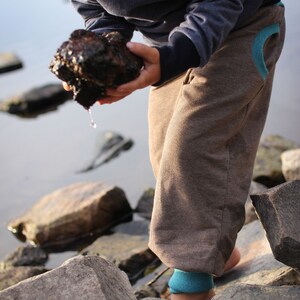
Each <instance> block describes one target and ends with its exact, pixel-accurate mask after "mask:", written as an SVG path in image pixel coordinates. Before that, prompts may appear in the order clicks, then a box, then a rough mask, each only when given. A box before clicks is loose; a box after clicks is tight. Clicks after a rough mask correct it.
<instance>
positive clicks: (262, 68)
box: [149, 6, 284, 276]
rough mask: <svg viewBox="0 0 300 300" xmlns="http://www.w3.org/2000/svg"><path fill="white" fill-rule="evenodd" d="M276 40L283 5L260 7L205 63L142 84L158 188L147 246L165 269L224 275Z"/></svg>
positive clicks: (264, 109) (280, 36) (240, 220)
mask: <svg viewBox="0 0 300 300" xmlns="http://www.w3.org/2000/svg"><path fill="white" fill-rule="evenodd" d="M273 24H279V27H278V28H279V30H280V32H279V33H277V34H272V31H270V30H269V33H270V35H271V34H272V35H271V36H270V37H269V38H268V39H267V40H266V41H265V42H264V43H263V45H262V43H261V41H264V37H265V36H266V35H265V32H266V30H265V28H266V27H267V26H271V25H273ZM271 27H272V26H271ZM271 27H270V28H271ZM272 28H273V27H272ZM261 32H262V33H263V34H261ZM267 33H268V32H267ZM283 40H284V8H283V7H278V6H272V7H266V8H263V9H261V10H259V12H258V13H257V14H256V15H255V16H254V17H253V18H252V19H251V20H249V22H248V24H246V25H245V26H244V27H243V28H241V29H239V30H237V31H234V32H232V33H231V34H230V35H229V37H228V38H227V40H226V41H225V42H224V44H223V45H222V47H221V48H220V49H219V50H218V51H217V52H216V53H215V54H214V55H213V56H212V58H211V60H210V62H209V63H208V64H207V65H206V66H205V67H204V68H196V69H192V70H189V71H188V72H187V73H186V74H185V75H183V76H180V77H178V78H176V79H174V80H173V81H171V82H169V83H167V84H165V85H163V86H161V87H158V88H153V89H152V90H151V94H150V101H149V144H150V159H151V163H152V167H153V170H154V174H155V176H156V179H157V185H156V190H155V199H154V208H153V215H152V221H151V228H150V241H149V246H150V248H151V249H152V250H153V251H154V252H155V253H156V254H157V255H158V257H159V258H160V259H161V260H162V261H163V262H164V263H165V264H166V265H167V266H169V267H172V268H177V269H180V270H184V271H190V272H205V273H209V274H215V275H217V276H219V275H221V274H222V273H223V268H224V264H225V262H226V261H227V259H228V258H229V256H230V254H231V251H232V250H233V247H234V244H235V241H236V236H237V233H238V231H239V230H240V229H241V227H242V225H243V223H244V204H245V201H246V198H247V194H248V190H249V187H250V183H251V178H252V170H253V164H254V159H255V155H256V151H257V146H258V143H259V139H260V136H261V133H262V130H263V127H264V124H265V119H266V115H267V111H268V106H269V99H270V96H271V89H272V82H273V75H274V69H275V64H276V62H277V60H278V58H279V55H280V52H281V49H282V46H283ZM259 46H261V49H259ZM263 46H264V47H263ZM259 50H261V52H262V51H263V53H264V57H262V59H263V58H264V61H259V58H260V55H259V53H260V51H259Z"/></svg>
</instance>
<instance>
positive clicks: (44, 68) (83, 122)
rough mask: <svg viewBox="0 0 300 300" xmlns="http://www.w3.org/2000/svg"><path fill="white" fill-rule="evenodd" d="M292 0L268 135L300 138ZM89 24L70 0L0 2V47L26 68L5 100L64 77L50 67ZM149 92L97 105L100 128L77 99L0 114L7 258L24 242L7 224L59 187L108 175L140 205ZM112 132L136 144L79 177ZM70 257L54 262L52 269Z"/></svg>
mask: <svg viewBox="0 0 300 300" xmlns="http://www.w3.org/2000/svg"><path fill="white" fill-rule="evenodd" d="M285 4H286V12H287V14H286V16H287V38H286V44H285V48H284V51H283V54H282V56H281V59H280V62H279V63H278V67H277V74H276V78H275V82H274V89H273V96H272V104H271V108H270V113H269V116H268V119H267V124H266V127H265V131H264V135H266V134H280V135H282V136H285V137H287V138H291V139H293V140H295V141H297V142H299V143H300V131H299V124H300V121H299V115H300V105H299V102H300V101H299V100H300V99H299V98H300V96H299V91H298V89H299V86H300V80H299V74H300V61H299V54H300V39H299V36H300V26H299V19H300V3H299V2H298V1H295V0H286V1H285ZM82 27H83V22H82V20H81V18H80V17H79V16H78V15H77V13H76V12H75V11H74V10H73V8H72V6H71V5H70V4H69V3H67V2H65V1H63V0H52V1H46V0H41V1H33V0H32V1H30V0H29V1H26V2H25V3H24V1H1V4H0V37H1V40H0V52H5V51H12V52H15V53H16V54H18V55H19V57H20V58H21V59H22V61H23V62H24V65H25V66H24V68H23V69H22V70H19V71H14V72H11V73H8V74H5V75H0V99H5V98H7V97H9V96H13V95H15V94H17V93H19V92H22V91H25V90H28V89H29V88H32V87H36V86H40V85H43V84H47V83H51V82H54V83H56V82H58V81H57V80H56V78H55V77H54V75H52V74H51V73H50V71H49V70H48V64H49V61H50V60H51V58H52V56H53V54H54V53H55V50H56V48H57V47H58V46H59V45H60V44H61V42H62V41H63V40H65V39H66V38H67V37H68V36H69V34H70V32H71V31H73V30H74V29H76V28H82ZM135 39H136V40H138V41H139V40H140V38H139V37H138V36H137V37H136V38H135ZM147 92H148V90H147V89H146V90H142V91H138V92H136V93H135V94H133V95H131V96H129V97H128V98H127V99H126V100H124V101H121V102H119V103H117V104H114V105H110V106H108V105H107V106H103V107H97V106H95V107H93V118H94V120H95V122H96V123H97V129H92V128H90V126H89V122H90V120H89V115H88V113H87V111H85V110H84V109H83V108H82V107H81V106H79V105H77V104H76V103H74V102H72V101H70V102H67V103H66V104H64V105H62V106H60V107H59V109H58V110H57V111H54V112H50V113H48V114H45V115H41V116H39V117H38V118H36V119H20V118H18V117H15V116H12V115H7V114H4V113H2V114H0V141H1V147H0V168H1V172H0V199H1V206H0V260H1V259H2V258H3V257H4V256H5V255H7V254H8V253H9V252H11V251H12V250H14V249H15V248H16V247H17V246H19V245H20V244H21V243H20V242H19V241H17V240H16V239H15V238H14V237H13V236H12V234H11V233H10V232H8V230H7V229H6V224H7V222H9V220H11V219H12V218H15V217H17V216H18V215H20V214H21V213H22V212H24V211H26V210H27V209H28V208H30V207H31V206H32V205H33V204H34V203H35V202H36V201H37V200H38V199H39V198H40V197H41V196H43V195H45V194H47V193H50V192H52V191H53V190H55V189H57V188H61V187H64V186H66V185H68V184H71V183H75V182H79V181H98V180H101V181H105V182H107V183H111V184H115V185H118V186H120V187H121V188H123V189H124V191H125V192H126V194H127V196H128V199H129V201H130V203H131V204H132V206H133V207H135V205H136V202H137V200H138V198H139V197H140V195H141V194H142V192H143V190H144V189H146V188H147V187H149V186H154V178H153V175H152V172H151V167H150V164H149V158H148V148H147V138H148V137H147ZM106 130H113V131H116V132H118V133H121V134H122V135H124V136H126V137H130V138H132V139H133V140H134V141H135V145H134V147H133V148H132V149H131V150H130V151H128V152H124V153H123V154H122V155H121V156H120V157H118V158H117V159H115V160H113V161H111V162H110V163H108V164H106V165H104V166H102V167H100V168H99V169H96V170H94V171H92V172H88V173H84V174H75V172H76V171H77V170H78V169H80V168H81V167H82V166H84V165H85V163H86V162H88V161H89V159H90V158H91V157H92V156H93V154H94V151H95V143H96V139H97V137H98V136H99V134H101V132H103V131H106ZM70 255H71V253H65V254H62V255H60V256H58V257H57V258H56V259H54V260H53V259H52V265H51V262H50V267H51V266H52V267H53V266H55V265H57V264H59V263H60V262H62V261H63V260H64V259H65V258H66V257H68V256H70Z"/></svg>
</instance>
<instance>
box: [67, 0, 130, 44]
mask: <svg viewBox="0 0 300 300" xmlns="http://www.w3.org/2000/svg"><path fill="white" fill-rule="evenodd" d="M71 2H72V4H73V6H74V7H75V9H76V10H77V12H78V13H79V14H80V15H81V16H82V17H83V19H84V22H85V27H86V29H87V30H90V31H93V32H95V33H99V34H100V33H104V32H111V31H119V32H120V33H121V34H122V35H123V36H124V37H125V38H127V39H128V40H130V39H131V38H132V35H133V31H134V26H133V25H132V24H130V23H128V22H127V21H126V20H125V19H124V18H121V17H117V16H113V15H111V14H109V13H108V12H107V11H105V10H104V9H103V7H102V6H101V5H100V4H99V3H98V2H97V1H96V0H71Z"/></svg>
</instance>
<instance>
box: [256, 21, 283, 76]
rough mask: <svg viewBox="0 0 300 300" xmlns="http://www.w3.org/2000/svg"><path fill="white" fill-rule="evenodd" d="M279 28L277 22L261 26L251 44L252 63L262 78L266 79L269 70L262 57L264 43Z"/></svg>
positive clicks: (277, 31)
mask: <svg viewBox="0 0 300 300" xmlns="http://www.w3.org/2000/svg"><path fill="white" fill-rule="evenodd" d="M279 31H280V28H279V24H278V23H275V24H272V25H269V26H267V27H265V28H263V29H262V30H261V31H260V32H259V33H258V34H257V35H256V37H255V39H254V42H253V45H252V56H253V59H254V63H255V65H256V67H257V69H258V71H259V73H260V75H261V77H262V78H263V80H265V79H266V77H267V75H268V73H269V71H268V69H267V66H266V64H265V58H264V45H265V43H266V41H267V39H268V38H269V37H270V36H272V35H273V34H276V33H279Z"/></svg>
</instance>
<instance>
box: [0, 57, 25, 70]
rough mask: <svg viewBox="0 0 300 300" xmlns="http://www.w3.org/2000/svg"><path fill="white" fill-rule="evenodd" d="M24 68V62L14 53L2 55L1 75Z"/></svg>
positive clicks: (0, 61) (0, 58)
mask: <svg viewBox="0 0 300 300" xmlns="http://www.w3.org/2000/svg"><path fill="white" fill-rule="evenodd" d="M22 67H23V63H22V61H21V60H20V59H19V57H18V56H17V55H15V54H14V53H12V52H2V53H0V74H1V73H6V72H10V71H14V70H18V69H21V68H22Z"/></svg>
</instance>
